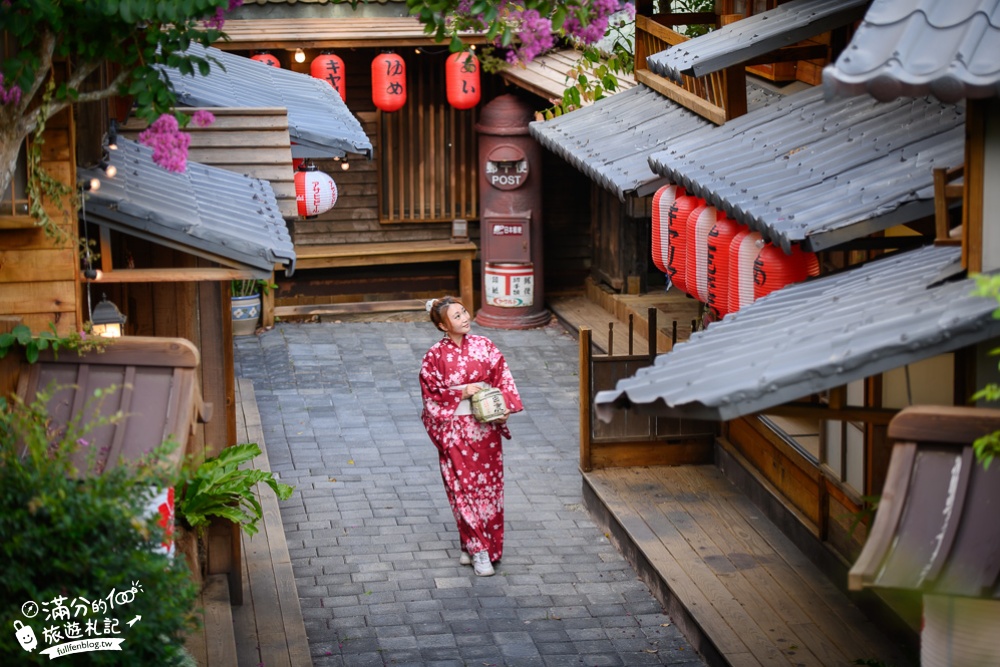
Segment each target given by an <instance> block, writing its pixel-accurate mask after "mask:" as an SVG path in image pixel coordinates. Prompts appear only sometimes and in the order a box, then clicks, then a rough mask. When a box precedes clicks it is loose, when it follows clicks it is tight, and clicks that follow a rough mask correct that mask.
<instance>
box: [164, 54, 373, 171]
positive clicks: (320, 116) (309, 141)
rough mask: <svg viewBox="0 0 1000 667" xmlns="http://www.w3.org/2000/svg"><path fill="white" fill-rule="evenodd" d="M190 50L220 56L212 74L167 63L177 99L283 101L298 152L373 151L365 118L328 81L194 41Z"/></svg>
mask: <svg viewBox="0 0 1000 667" xmlns="http://www.w3.org/2000/svg"><path fill="white" fill-rule="evenodd" d="M188 52H189V53H195V54H197V55H200V56H201V57H208V58H214V59H216V60H217V61H218V62H213V63H212V69H211V72H210V73H209V74H208V76H199V75H195V76H185V75H182V74H181V73H180V71H178V70H175V69H170V68H166V69H167V71H168V73H169V76H170V82H171V83H172V84H173V86H174V89H175V91H176V92H177V101H178V102H179V103H181V104H184V105H186V106H191V107H285V108H287V109H288V132H289V134H290V135H291V138H292V142H293V146H292V155H293V156H294V157H341V156H343V155H344V154H345V153H360V154H363V155H367V156H368V157H371V154H372V144H371V141H369V139H368V136H367V135H366V134H365V131H364V130H363V129H362V127H361V123H360V122H358V119H357V118H355V117H354V116H353V115H352V114H351V112H350V110H349V109H348V108H347V105H345V104H344V101H343V100H341V99H340V95H339V94H337V92H336V91H335V90H334V89H333V87H332V86H330V85H328V84H327V83H324V82H323V81H320V80H319V79H315V78H313V77H311V76H309V75H307V74H300V73H298V72H292V71H290V70H286V69H282V68H280V67H270V66H268V65H265V64H263V63H259V62H257V61H256V60H251V59H250V58H244V57H243V56H238V55H235V54H233V53H226V52H225V51H220V50H219V49H215V48H211V47H209V48H207V49H206V48H205V47H203V46H200V45H198V44H192V45H191V47H190V48H189V49H188ZM220 63H221V65H222V67H220V66H219V65H220ZM223 68H225V69H223Z"/></svg>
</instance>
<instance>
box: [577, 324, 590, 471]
mask: <svg viewBox="0 0 1000 667" xmlns="http://www.w3.org/2000/svg"><path fill="white" fill-rule="evenodd" d="M590 345H591V332H590V327H580V369H579V375H580V470H581V471H582V472H590V471H591V470H593V466H592V465H591V461H590V420H591V415H590V410H591V406H590V400H591V396H590V355H591V347H590Z"/></svg>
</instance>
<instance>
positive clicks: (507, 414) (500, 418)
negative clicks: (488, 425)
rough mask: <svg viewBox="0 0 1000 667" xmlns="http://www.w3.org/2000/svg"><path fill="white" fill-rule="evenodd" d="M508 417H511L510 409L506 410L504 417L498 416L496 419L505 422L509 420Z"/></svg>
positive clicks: (497, 421)
mask: <svg viewBox="0 0 1000 667" xmlns="http://www.w3.org/2000/svg"><path fill="white" fill-rule="evenodd" d="M507 417H510V410H506V411H504V413H503V417H497V418H496V419H495V420H494V421H495V422H496V423H498V424H505V423H506V422H507Z"/></svg>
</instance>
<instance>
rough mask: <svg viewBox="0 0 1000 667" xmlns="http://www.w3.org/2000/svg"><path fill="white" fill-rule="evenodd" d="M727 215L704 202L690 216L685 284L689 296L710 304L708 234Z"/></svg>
mask: <svg viewBox="0 0 1000 667" xmlns="http://www.w3.org/2000/svg"><path fill="white" fill-rule="evenodd" d="M722 217H725V213H723V212H722V211H720V210H719V209H717V208H715V207H714V206H709V205H707V204H706V203H704V202H702V203H701V205H699V206H698V207H696V208H695V209H693V210H692V211H691V213H689V214H688V219H687V221H686V223H685V224H686V225H687V254H686V255H685V257H684V282H685V283H686V284H687V287H688V294H690V295H691V296H693V297H694V298H696V299H698V300H699V301H701V302H702V303H708V233H709V232H711V231H712V227H713V226H714V225H715V223H716V222H718V221H719V219H720V218H722Z"/></svg>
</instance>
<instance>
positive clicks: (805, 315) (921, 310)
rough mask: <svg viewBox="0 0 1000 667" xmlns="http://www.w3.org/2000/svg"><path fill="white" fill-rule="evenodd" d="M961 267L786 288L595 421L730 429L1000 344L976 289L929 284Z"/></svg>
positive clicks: (863, 273)
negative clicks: (810, 399) (655, 417)
mask: <svg viewBox="0 0 1000 667" xmlns="http://www.w3.org/2000/svg"><path fill="white" fill-rule="evenodd" d="M960 256H961V249H960V248H957V247H953V246H941V247H934V246H929V247H924V248H920V249H918V250H913V251H909V252H905V253H897V254H895V255H893V256H890V257H886V258H883V259H879V260H876V261H873V262H869V263H868V264H866V265H864V266H861V267H858V268H855V269H851V270H849V271H845V272H843V273H839V274H833V275H829V276H824V277H822V278H817V279H814V280H809V281H806V282H803V283H797V284H794V285H789V286H787V287H784V288H782V289H780V290H778V291H776V292H773V293H771V294H769V295H768V296H766V297H763V298H761V299H760V300H758V301H755V302H754V303H753V304H751V305H750V306H747V307H746V308H743V309H742V310H740V311H738V312H736V313H733V314H730V315H727V316H726V317H725V318H723V319H722V321H720V322H716V323H713V324H710V325H709V326H708V328H707V329H705V330H704V331H701V332H698V333H696V334H694V335H693V336H691V338H690V340H689V341H687V342H685V343H681V344H679V345H677V346H676V347H675V348H674V349H673V350H672V351H670V352H668V353H666V354H663V355H660V356H659V357H657V358H656V362H655V364H654V365H652V366H649V367H647V368H644V369H642V370H640V371H638V373H636V375H635V376H634V377H631V378H628V379H625V380H620V381H619V382H618V384H617V386H616V387H615V389H612V390H608V391H602V392H599V393H598V394H597V396H596V398H595V405H596V408H597V413H598V415H599V416H602V415H603V416H605V417H610V416H611V414H612V411H613V410H614V409H615V408H620V407H626V406H632V407H637V408H639V409H640V410H642V409H645V410H646V411H651V412H654V413H656V414H662V415H682V416H685V417H690V418H693V419H720V420H726V419H733V418H735V417H739V416H742V415H746V414H752V413H754V412H758V411H761V410H766V409H767V408H770V407H773V406H776V405H781V404H783V403H787V402H789V401H792V400H796V399H800V398H803V397H806V396H809V395H810V394H813V393H816V392H820V391H824V390H827V389H830V388H833V387H839V386H842V385H845V384H847V383H848V382H851V381H853V380H859V379H861V378H865V377H869V376H871V375H875V374H877V373H882V372H884V371H887V370H890V369H893V368H899V367H901V366H905V365H906V364H909V363H912V362H915V361H919V360H921V359H925V358H929V357H932V356H935V355H937V354H942V353H944V352H949V351H952V350H956V349H959V348H961V347H965V346H967V345H971V344H973V343H978V342H980V341H984V340H988V339H990V338H993V337H995V336H997V335H1000V320H996V319H993V311H994V310H995V309H996V307H997V304H996V301H994V300H993V299H989V298H985V297H975V296H971V293H972V290H973V286H974V281H973V280H969V279H965V280H958V281H955V282H944V283H941V284H936V283H934V282H932V281H934V280H935V278H936V277H937V276H938V275H939V274H940V273H941V272H942V271H944V270H945V269H946V268H947V267H949V266H951V265H952V264H953V263H955V262H956V261H958V259H959V258H960Z"/></svg>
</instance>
